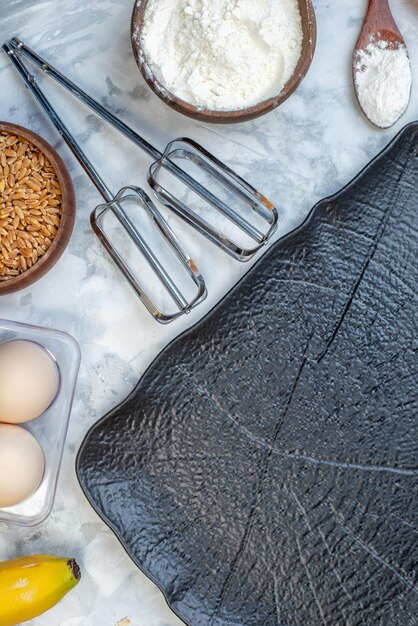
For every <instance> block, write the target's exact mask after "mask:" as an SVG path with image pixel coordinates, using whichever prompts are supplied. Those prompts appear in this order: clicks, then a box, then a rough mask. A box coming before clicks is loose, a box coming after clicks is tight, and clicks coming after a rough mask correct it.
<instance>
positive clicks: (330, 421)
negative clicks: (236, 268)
mask: <svg viewBox="0 0 418 626" xmlns="http://www.w3.org/2000/svg"><path fill="white" fill-rule="evenodd" d="M417 154H418V124H412V125H410V126H408V127H406V129H404V130H403V131H402V133H401V134H400V135H399V137H398V138H397V139H396V140H395V142H394V143H392V144H391V145H390V146H389V147H388V148H387V149H386V150H385V151H384V153H383V154H382V155H381V156H380V157H379V158H378V159H377V160H376V161H374V162H373V163H372V164H371V165H370V166H368V167H367V168H366V169H365V171H364V172H362V174H361V175H360V176H359V177H358V178H357V179H355V180H354V181H353V182H352V183H351V184H350V185H348V187H346V188H345V189H343V190H342V191H341V192H340V193H339V194H337V195H336V196H334V197H332V198H329V199H327V200H324V201H322V202H320V203H319V204H318V205H317V206H316V207H315V208H314V210H313V211H312V213H311V215H310V217H309V219H308V220H307V222H306V223H305V224H304V225H303V226H302V227H301V228H300V229H298V230H297V231H296V232H295V233H293V234H292V235H290V236H288V237H286V238H285V239H283V240H281V241H280V242H278V243H277V244H276V245H275V246H274V247H273V248H272V249H271V250H270V251H269V252H268V253H267V254H266V255H265V256H264V257H263V258H262V259H261V260H260V261H259V263H258V264H257V265H256V266H255V267H254V268H253V269H252V270H251V271H250V272H249V274H248V275H247V276H246V277H245V278H244V279H243V280H242V281H241V282H240V283H239V284H238V286H237V287H235V288H234V289H233V290H232V291H231V292H230V294H229V295H228V296H227V297H226V298H225V299H224V300H223V301H222V302H221V303H220V305H219V306H217V307H216V308H215V309H214V310H213V311H212V312H211V313H210V314H209V315H208V316H207V317H206V318H205V319H204V320H203V321H202V322H200V323H199V324H198V325H197V326H195V327H194V328H193V329H192V330H190V331H189V332H187V333H186V334H184V335H182V336H181V337H179V338H178V339H176V340H175V341H174V342H173V343H172V344H171V345H170V346H169V347H168V348H167V349H166V350H164V352H163V353H162V354H161V355H160V356H159V357H158V358H157V359H156V360H155V361H154V363H153V364H152V365H151V367H150V368H149V369H148V371H147V372H146V374H145V375H144V376H143V378H142V380H141V381H140V383H139V385H138V386H137V388H136V390H135V391H134V393H133V394H132V395H131V396H130V397H129V398H128V399H127V400H126V401H125V402H124V403H123V404H122V405H120V406H119V407H118V408H117V409H115V410H114V411H112V412H111V413H110V414H109V415H107V416H106V417H104V418H103V419H102V420H101V421H100V422H99V423H98V424H96V425H95V426H94V427H93V428H92V429H91V430H90V431H89V433H88V435H87V437H86V439H85V441H84V443H83V445H82V447H81V449H80V452H79V455H78V459H77V473H78V477H79V480H80V483H81V486H82V488H83V490H84V492H85V493H86V495H87V497H88V499H89V500H90V502H91V504H92V505H93V506H94V508H95V509H96V511H97V512H98V513H99V514H100V515H101V516H102V518H103V519H104V520H105V521H106V522H107V523H108V524H109V526H110V527H111V528H112V529H113V530H114V532H115V533H116V535H117V536H118V538H119V539H120V541H121V542H122V544H123V545H124V546H125V548H126V550H127V551H128V553H129V554H130V555H131V556H132V558H133V559H134V561H135V562H136V563H137V564H138V566H139V567H140V568H141V569H142V570H143V571H145V572H146V573H147V574H148V576H149V577H150V578H152V579H153V580H154V581H155V582H156V583H157V584H158V585H159V587H160V588H161V589H162V590H163V592H164V594H165V596H166V598H167V601H168V602H169V604H170V606H171V607H172V608H173V610H174V611H175V612H176V613H177V614H178V615H179V616H180V617H182V618H183V619H184V620H185V621H186V622H187V623H189V624H192V625H193V626H209V625H211V626H226V625H229V626H233V625H236V626H238V625H240V626H244V625H245V626H278V625H283V626H284V625H288V626H291V625H292V626H293V625H294V626H321V625H330V626H343V625H353V626H354V625H355V626H357V625H358V626H360V625H364V626H372V625H373V626H375V625H376V626H377V625H382V626H413V625H416V624H418V602H417V597H418V584H417V562H418V559H417V534H418V531H417V529H416V524H417V477H418V469H417V441H418V436H417V434H418V433H417V431H418V428H417V419H416V413H417V405H418V397H417V383H418V364H417V347H418V341H417V338H418V333H417V328H418V315H417V300H418V298H417V284H418V281H417V279H418V263H417V258H418V255H417V252H418V246H417V239H418V226H417V224H418V157H417ZM414 525H415V528H414Z"/></svg>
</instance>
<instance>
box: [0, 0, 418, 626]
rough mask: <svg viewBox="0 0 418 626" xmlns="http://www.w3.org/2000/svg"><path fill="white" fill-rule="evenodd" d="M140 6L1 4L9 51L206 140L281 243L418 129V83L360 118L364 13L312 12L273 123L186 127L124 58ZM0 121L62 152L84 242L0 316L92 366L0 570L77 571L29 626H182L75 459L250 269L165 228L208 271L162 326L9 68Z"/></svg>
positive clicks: (405, 20)
mask: <svg viewBox="0 0 418 626" xmlns="http://www.w3.org/2000/svg"><path fill="white" fill-rule="evenodd" d="M132 2H133V0H117V1H115V0H93V1H92V2H81V1H80V0H61V1H60V2H56V1H54V0H0V34H1V40H2V42H3V40H5V39H6V38H9V37H11V36H12V35H18V36H20V38H22V39H23V40H25V41H26V42H27V43H28V44H29V45H30V46H32V47H33V48H34V49H35V50H37V51H39V52H40V53H41V54H42V55H44V56H45V57H46V58H47V59H48V60H51V62H52V63H54V64H55V65H57V66H58V67H59V68H60V69H62V70H63V71H64V72H65V73H67V74H68V75H69V76H71V77H72V78H73V79H74V80H75V81H76V82H78V83H79V84H80V85H81V86H83V87H84V88H86V89H87V91H89V92H90V93H91V94H92V95H93V96H95V97H98V98H100V99H101V101H102V102H103V104H105V105H106V106H108V107H110V108H111V109H112V110H113V111H115V112H116V113H117V114H118V115H120V116H122V117H123V119H124V120H126V121H127V122H128V123H129V124H131V125H132V126H134V127H135V128H137V129H139V130H142V131H143V133H144V135H145V137H147V138H149V139H151V140H152V141H154V142H155V143H156V145H158V146H164V145H165V143H167V141H168V140H169V139H171V138H174V137H176V136H183V135H186V136H191V137H193V138H194V139H196V140H197V141H200V142H201V143H202V144H203V145H204V146H205V147H207V148H208V149H209V150H211V151H212V152H213V153H214V154H216V155H217V156H219V157H220V158H222V159H223V160H225V161H227V162H228V163H229V164H232V165H233V166H234V168H235V169H237V171H238V172H239V173H240V174H242V175H243V176H244V177H246V178H248V180H249V181H250V182H252V183H253V184H254V185H255V186H256V187H258V188H259V189H260V190H261V191H263V193H264V194H265V195H267V196H268V197H270V198H271V199H272V200H274V201H275V202H276V203H277V204H278V206H279V207H280V210H281V218H280V227H279V232H278V234H277V237H279V236H280V235H283V234H284V233H285V232H288V231H289V230H290V229H291V228H293V227H294V226H295V225H297V224H298V223H300V222H301V220H302V219H303V218H304V216H306V214H307V212H308V211H309V209H310V207H311V206H312V205H313V204H314V203H315V202H317V201H318V200H319V199H320V198H322V197H324V196H326V195H329V194H332V193H334V192H336V191H337V190H338V189H339V188H340V187H341V186H342V185H344V184H345V183H347V182H348V181H349V180H350V179H351V178H352V177H353V176H354V175H355V174H356V173H357V172H358V171H359V170H360V169H361V168H362V167H363V166H364V165H365V164H366V163H367V162H368V161H369V160H370V159H371V158H372V157H373V156H375V155H376V154H377V153H378V152H379V151H380V150H381V149H382V148H383V147H384V146H385V144H386V143H387V142H388V141H389V140H390V139H391V138H392V137H393V136H394V135H395V134H396V133H397V132H398V131H399V130H400V129H401V128H402V126H403V125H404V124H406V123H407V122H409V121H412V120H414V119H416V118H418V84H415V85H414V86H413V91H412V97H411V102H410V106H409V109H408V111H407V113H406V114H405V115H404V117H403V118H402V119H401V120H400V121H399V122H398V123H397V124H396V125H395V126H394V127H393V128H391V129H388V130H387V131H381V130H377V129H375V128H374V127H372V126H371V125H370V124H369V123H368V122H367V121H366V119H365V118H364V117H363V115H362V114H361V113H360V111H359V109H358V107H357V104H356V102H355V97H354V93H353V87H352V82H351V54H352V50H353V47H354V44H355V41H356V39H357V35H358V32H359V29H360V26H361V21H362V16H363V14H364V12H365V9H366V4H367V2H366V0H350V2H349V1H348V0H340V1H335V2H329V1H325V0H316V1H315V2H314V4H315V8H316V12H317V19H318V46H317V52H316V55H315V59H314V62H313V64H312V67H311V70H310V72H309V74H308V76H307V77H306V79H305V80H304V82H303V83H302V85H301V87H300V88H299V90H298V91H297V92H296V93H295V94H294V95H293V96H292V97H291V98H290V99H289V100H288V101H287V102H286V103H285V104H284V105H283V106H281V107H280V108H279V109H278V110H276V111H275V112H273V113H271V114H270V115H268V116H266V117H264V118H261V119H259V120H256V121H254V122H252V123H247V124H244V125H238V126H231V127H220V126H209V125H205V124H200V123H198V122H193V121H191V120H189V119H186V118H183V117H181V116H180V115H178V114H176V113H175V112H173V111H171V110H170V109H169V108H167V107H166V106H165V105H164V104H163V103H161V102H160V101H159V100H158V99H157V98H156V97H155V96H154V95H153V94H152V93H151V92H150V91H149V89H148V87H147V86H146V85H145V83H144V81H143V80H142V78H141V77H140V75H139V73H138V70H137V68H136V65H135V62H134V59H133V56H132V52H131V46H130V32H129V31H130V16H131V10H132ZM391 5H392V9H393V13H394V16H395V19H396V20H397V21H398V24H399V27H400V29H401V31H402V33H403V35H404V37H405V40H406V42H407V45H408V47H409V52H410V57H411V62H412V66H413V76H414V78H418V69H417V68H418V2H417V0H392V2H391ZM416 82H417V81H416ZM43 85H44V86H45V91H46V92H47V93H48V94H49V95H50V96H51V99H52V100H53V102H54V103H55V104H56V107H57V109H58V111H59V112H60V113H61V114H62V115H63V117H64V118H65V120H66V121H67V122H68V125H69V126H70V128H72V129H73V130H74V133H75V135H76V136H77V138H78V139H79V140H80V142H81V143H82V144H83V146H84V147H85V149H86V151H87V152H88V154H89V155H90V156H91V157H92V159H93V160H94V162H95V163H96V164H97V165H98V167H100V171H101V172H102V173H103V175H104V176H105V178H106V180H107V181H108V182H109V185H111V186H112V188H113V189H114V190H115V191H116V190H118V189H119V187H121V186H122V185H123V184H129V183H136V184H139V185H145V184H146V183H145V176H144V173H145V171H146V168H147V166H148V165H149V162H148V160H147V159H146V157H145V156H144V155H142V154H141V153H140V152H138V151H137V150H136V149H134V148H133V147H132V146H130V145H129V144H127V143H126V142H125V141H122V140H121V139H120V137H119V136H118V135H117V134H116V133H115V132H114V131H112V130H110V129H107V127H105V126H103V124H102V123H99V122H98V120H97V118H95V117H94V116H93V115H91V113H90V112H89V111H87V110H86V109H84V108H83V107H82V105H80V104H79V103H76V102H75V101H73V100H72V99H70V97H69V96H68V95H66V94H63V92H62V91H61V90H60V89H59V87H57V86H55V85H53V84H52V83H51V82H50V81H47V82H45V81H43ZM70 104H71V106H70ZM0 119H3V120H7V121H14V122H16V123H20V124H22V125H24V126H28V127H30V128H32V129H33V130H35V131H37V132H39V133H40V134H41V135H43V136H44V137H45V138H47V139H48V140H49V141H51V142H52V143H53V144H54V145H55V146H56V147H57V148H58V150H59V152H60V154H61V155H62V156H63V157H64V159H65V161H66V163H67V164H68V166H69V168H70V171H71V174H72V176H73V178H74V181H75V185H76V190H77V199H78V217H77V223H76V228H75V232H74V236H73V238H72V240H71V243H70V246H69V248H68V250H67V252H66V253H65V255H64V257H63V258H62V260H61V261H60V262H59V264H58V265H57V266H56V267H55V268H54V269H53V270H52V271H51V272H50V273H49V274H48V275H47V276H46V277H45V278H44V279H43V280H41V281H40V282H39V283H37V284H36V285H34V286H33V287H32V288H30V289H27V290H25V291H22V292H20V293H18V294H15V295H12V296H5V297H2V298H1V300H0V316H1V317H6V318H10V319H15V320H19V321H22V322H31V323H35V324H41V325H45V326H51V327H56V328H60V329H63V330H65V331H67V332H69V333H71V334H72V335H74V336H75V337H76V339H77V340H78V341H79V343H80V345H81V349H82V355H83V356H82V365H81V373H80V379H79V386H78V393H77V396H76V401H75V405H74V410H73V415H72V420H71V425H70V430H69V433H68V441H67V446H66V452H65V455H64V463H63V467H62V472H61V478H60V482H59V488H58V495H57V499H56V503H55V508H54V511H53V514H52V515H51V517H50V518H49V519H48V521H47V522H46V523H44V524H42V525H41V526H39V527H37V528H34V529H32V530H31V529H29V530H28V529H22V528H18V527H12V526H10V527H8V526H5V525H3V526H1V527H0V559H2V560H3V559H6V558H9V557H14V556H16V555H19V554H23V553H27V552H53V553H62V554H68V555H70V556H72V555H74V556H76V557H77V558H78V559H79V561H80V563H81V567H82V571H83V577H82V581H81V583H80V585H79V586H78V587H77V588H76V589H75V590H74V591H73V592H72V593H71V594H70V595H69V596H68V597H67V598H66V600H65V601H64V602H62V603H61V604H60V605H58V606H57V607H56V608H55V609H53V610H52V611H50V612H48V613H47V614H45V615H43V616H41V617H39V618H37V619H36V620H33V621H32V622H30V624H32V625H33V626H34V625H40V626H57V625H58V624H59V625H60V626H113V625H114V624H115V623H116V622H117V620H119V619H121V618H122V617H124V616H125V615H127V616H128V617H129V618H130V619H131V621H132V625H133V626H176V625H178V624H180V623H181V622H180V620H178V619H177V618H176V617H175V616H174V615H173V614H172V613H171V611H170V610H169V609H168V607H167V605H166V604H165V602H164V599H163V597H162V595H161V593H160V592H159V591H158V589H157V588H156V587H155V586H154V585H153V584H152V583H151V582H150V581H149V580H148V579H147V578H146V577H145V576H144V575H143V574H141V572H139V571H138V570H137V568H136V567H135V566H134V565H133V563H132V562H131V561H130V559H129V557H128V556H127V555H126V554H125V552H124V550H123V549H122V547H121V546H120V544H119V543H118V541H117V539H116V538H115V537H114V536H113V534H112V533H111V532H110V531H109V530H108V529H107V527H106V526H105V525H104V524H103V523H102V522H101V521H100V519H99V518H98V517H97V515H96V514H95V513H94V512H93V510H92V509H91V508H90V506H89V505H88V504H87V502H86V500H85V498H84V496H83V495H82V493H81V490H80V487H79V486H78V483H77V480H76V477H75V472H74V458H75V454H76V451H77V449H78V446H79V444H80V442H81V440H82V438H83V436H84V434H85V433H86V431H87V429H88V428H89V426H91V425H92V424H93V423H94V422H95V421H96V420H97V419H98V418H99V417H100V416H101V415H102V414H103V413H105V412H107V411H108V410H109V409H110V408H112V407H113V406H114V405H115V404H117V403H119V402H120V401H121V400H122V399H123V398H124V397H125V396H126V395H127V394H128V392H129V391H130V390H131V389H132V388H133V386H134V384H135V383H136V381H137V380H138V378H139V376H140V375H141V374H142V373H143V372H144V370H145V368H146V367H147V366H148V365H149V363H150V362H151V361H152V359H153V358H154V357H155V356H156V355H157V353H158V352H159V351H160V350H161V349H162V348H163V347H164V346H165V345H166V344H167V343H168V342H169V341H170V340H171V339H173V338H174V337H175V336H176V335H177V334H178V333H180V332H181V331H182V330H183V329H185V328H186V327H188V326H189V325H191V324H193V323H194V322H196V321H197V320H198V319H199V318H200V317H201V316H202V315H203V314H204V313H205V312H206V311H208V310H209V309H210V308H212V307H213V305H214V304H215V303H216V302H217V301H218V300H219V299H220V298H221V297H222V296H223V295H224V294H225V293H226V292H227V291H228V290H229V289H230V288H231V286H232V285H233V284H234V283H236V282H237V280H238V279H239V278H240V277H241V276H242V275H243V274H244V273H245V272H246V271H247V270H248V268H249V265H242V264H239V263H237V262H235V261H233V260H231V259H229V258H227V257H226V256H225V255H223V254H222V253H221V252H220V251H218V250H217V249H216V248H214V247H213V246H212V245H211V244H209V243H207V242H206V241H204V240H202V238H200V237H198V236H197V235H194V234H191V232H190V230H189V229H188V228H187V227H186V226H184V225H183V224H181V223H179V222H178V221H177V220H176V219H175V218H173V217H172V216H170V218H169V221H170V224H171V225H172V226H174V227H175V229H176V231H177V232H178V234H179V235H180V236H181V237H183V239H184V241H185V242H187V246H188V249H189V250H190V252H191V253H192V256H193V257H194V258H195V260H196V261H197V263H198V265H199V267H200V269H201V270H202V272H203V273H204V275H205V277H206V279H207V283H208V287H209V292H210V296H209V298H208V300H207V302H206V303H205V304H204V305H203V306H201V307H200V308H199V309H198V310H196V311H195V312H194V313H193V314H192V315H191V316H190V317H189V318H187V319H184V320H181V321H180V322H177V323H176V324H174V325H171V326H168V327H161V326H159V325H158V324H156V323H155V322H154V321H153V320H152V319H151V317H150V316H149V315H148V314H147V313H146V311H145V310H144V309H143V307H142V306H141V304H140V303H139V302H138V301H137V300H136V298H135V296H134V295H133V293H132V291H131V290H130V288H129V287H128V285H127V284H126V283H125V282H124V280H123V279H122V278H121V276H120V274H119V273H118V271H117V270H116V269H115V268H114V267H113V265H112V264H111V262H110V261H109V259H108V257H107V256H106V254H105V253H104V251H103V249H102V247H101V246H100V244H99V243H98V241H97V240H96V238H95V237H94V235H93V234H92V231H91V229H90V225H89V214H90V211H91V210H92V209H93V208H94V206H95V205H96V204H98V203H99V201H100V198H99V197H98V195H97V192H96V191H95V189H94V188H93V187H92V185H91V184H90V182H89V180H88V179H87V177H86V175H85V174H84V172H82V171H81V169H80V167H79V166H78V164H77V163H76V162H75V161H74V159H73V157H72V156H71V155H70V153H69V151H68V149H67V148H66V147H65V146H63V145H62V142H61V141H60V140H59V139H58V138H57V135H56V133H55V131H54V129H53V128H52V127H51V125H50V124H49V123H48V121H47V120H46V119H45V117H44V115H43V113H42V112H41V111H40V110H39V109H38V108H37V106H36V104H35V103H34V101H33V100H32V99H31V97H30V95H29V94H28V93H27V92H26V90H25V88H24V87H23V85H22V84H21V82H19V80H18V78H17V76H16V74H15V73H14V71H13V70H12V68H11V66H10V64H9V62H8V61H7V59H6V58H5V57H4V56H0Z"/></svg>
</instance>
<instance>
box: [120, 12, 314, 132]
mask: <svg viewBox="0 0 418 626" xmlns="http://www.w3.org/2000/svg"><path fill="white" fill-rule="evenodd" d="M146 1H147V0H135V3H134V8H133V11H132V19H131V41H132V48H133V51H134V57H135V60H136V63H137V65H138V67H139V70H140V72H141V74H142V76H143V78H144V79H145V81H146V82H147V84H148V85H149V87H150V88H151V89H152V91H153V92H154V93H155V94H156V95H157V96H158V97H159V98H160V100H162V101H163V102H165V104H167V105H168V106H170V107H171V108H172V109H174V110H175V111H177V112H178V113H182V114H183V115H186V116H188V117H191V118H193V119H195V120H199V121H201V122H211V123H215V124H236V123H240V122H247V121H249V120H253V119H256V118H257V117H260V116H261V115H265V114H266V113H270V111H273V110H274V109H276V108H277V107H278V106H279V105H281V104H283V102H285V100H287V99H288V98H289V96H291V95H292V93H293V92H294V91H295V90H296V89H297V88H298V87H299V85H300V83H301V82H302V80H303V78H304V77H305V76H306V74H307V72H308V70H309V68H310V66H311V63H312V60H313V57H314V53H315V48H316V40H317V26H316V15H315V9H314V7H313V4H312V0H298V2H299V8H300V11H301V16H302V29H303V43H302V52H301V55H300V58H299V61H298V63H297V65H296V69H295V71H294V73H293V75H292V76H291V78H290V79H289V80H288V82H287V83H286V85H285V86H284V87H283V89H282V90H281V92H280V93H279V94H278V95H276V96H273V97H272V98H268V99H267V100H264V101H263V102H260V103H258V104H256V105H255V106H252V107H249V108H247V109H240V110H238V111H212V110H210V109H201V108H198V107H196V106H194V105H193V104H190V103H188V102H185V101H184V100H182V99H181V98H178V97H177V96H175V95H174V94H172V93H170V92H169V91H167V89H166V88H165V87H164V85H162V84H161V83H160V81H159V80H158V79H157V78H156V76H155V75H154V74H153V72H152V70H151V69H150V67H149V66H148V65H147V64H146V63H145V55H144V54H143V51H142V47H141V38H140V36H138V34H137V33H138V30H140V29H141V24H142V18H143V13H144V10H145V5H146Z"/></svg>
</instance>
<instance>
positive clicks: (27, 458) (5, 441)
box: [0, 424, 45, 508]
mask: <svg viewBox="0 0 418 626" xmlns="http://www.w3.org/2000/svg"><path fill="white" fill-rule="evenodd" d="M44 469H45V460H44V453H43V452H42V448H41V446H40V445H39V443H38V442H37V441H36V439H35V437H34V436H33V435H31V433H30V432H29V431H27V430H25V429H24V428H22V427H21V426H15V425H13V424H0V507H1V508H5V507H9V506H14V505H15V504H19V502H22V501H23V500H26V498H28V497H29V496H31V495H32V494H33V493H34V492H35V491H36V490H37V488H38V487H39V485H40V484H41V481H42V477H43V474H44Z"/></svg>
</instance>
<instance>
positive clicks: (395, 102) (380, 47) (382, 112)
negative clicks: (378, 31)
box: [354, 40, 412, 128]
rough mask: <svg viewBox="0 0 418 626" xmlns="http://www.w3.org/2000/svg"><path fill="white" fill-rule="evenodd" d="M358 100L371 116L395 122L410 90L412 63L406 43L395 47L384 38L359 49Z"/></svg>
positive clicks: (382, 124) (378, 123) (386, 122)
mask: <svg viewBox="0 0 418 626" xmlns="http://www.w3.org/2000/svg"><path fill="white" fill-rule="evenodd" d="M354 69H355V83H356V89H357V95H358V99H359V103H360V106H361V108H362V109H363V111H364V113H365V114H366V115H367V117H368V118H369V120H370V121H371V122H373V124H376V126H380V127H381V128H388V127H389V126H392V124H394V123H395V122H396V121H397V120H398V119H399V118H400V117H401V115H402V114H403V113H404V112H405V110H406V108H407V106H408V103H409V97H410V92H411V82H412V77H411V66H410V62H409V58H408V53H407V50H406V47H405V46H404V45H399V46H398V47H397V48H395V49H392V48H389V47H388V43H387V42H386V41H383V40H379V41H377V42H375V41H373V40H372V41H371V42H370V43H369V44H368V45H367V46H366V49H365V50H359V51H358V55H357V61H356V63H355V66H354Z"/></svg>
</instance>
